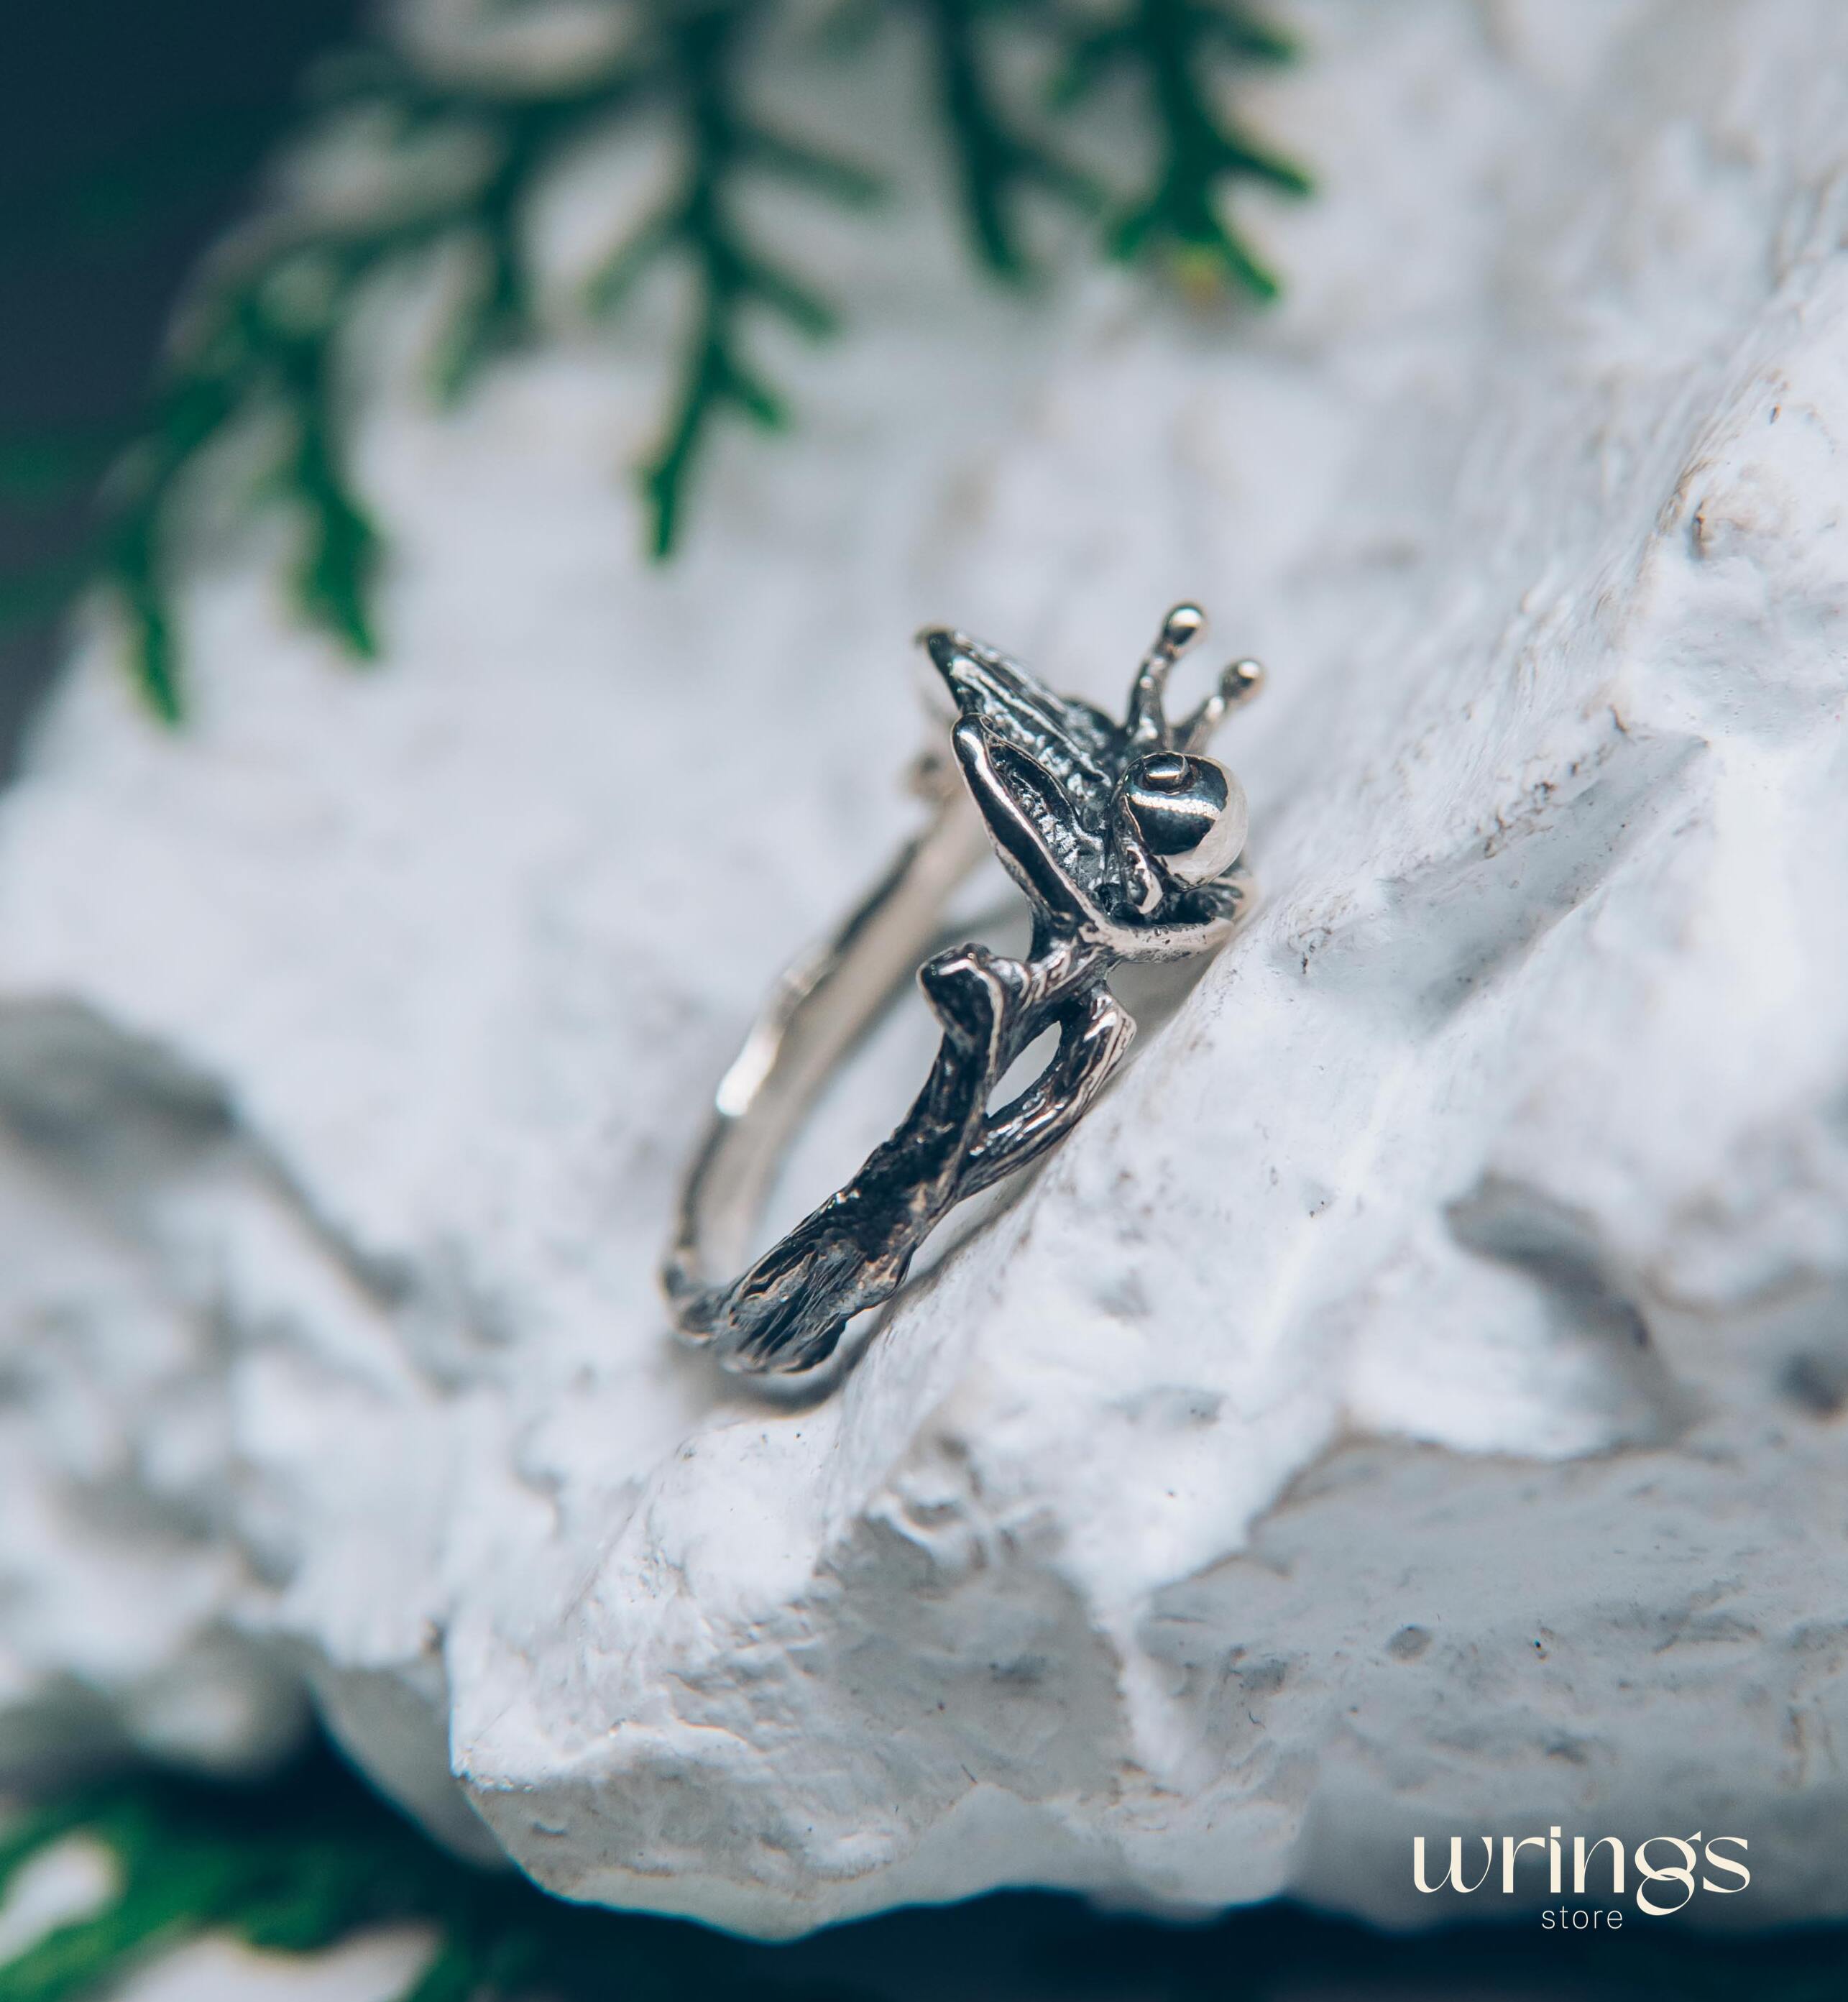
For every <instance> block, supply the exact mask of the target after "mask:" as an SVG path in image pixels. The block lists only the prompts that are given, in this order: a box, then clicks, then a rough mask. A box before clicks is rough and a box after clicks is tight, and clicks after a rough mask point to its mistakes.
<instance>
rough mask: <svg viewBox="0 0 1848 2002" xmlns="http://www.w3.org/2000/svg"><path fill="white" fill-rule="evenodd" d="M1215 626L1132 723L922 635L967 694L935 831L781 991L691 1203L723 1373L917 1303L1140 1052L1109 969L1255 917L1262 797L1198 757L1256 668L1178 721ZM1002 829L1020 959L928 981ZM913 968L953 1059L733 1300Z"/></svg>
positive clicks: (1176, 650) (719, 1106)
mask: <svg viewBox="0 0 1848 2002" xmlns="http://www.w3.org/2000/svg"><path fill="white" fill-rule="evenodd" d="M1205 625H1206V620H1205V615H1204V614H1203V613H1201V611H1200V610H1199V609H1198V607H1197V606H1194V605H1177V606H1176V607H1175V608H1174V609H1173V611H1172V612H1170V613H1169V614H1168V616H1167V617H1166V619H1164V620H1163V623H1162V629H1161V631H1160V633H1159V635H1158V636H1157V637H1156V642H1155V644H1154V645H1153V646H1152V647H1151V648H1150V649H1149V652H1148V654H1146V656H1145V657H1144V659H1143V661H1142V665H1141V666H1140V668H1138V671H1137V673H1136V678H1135V685H1134V686H1133V687H1132V689H1131V691H1130V697H1129V713H1128V717H1127V718H1126V719H1125V720H1124V722H1123V723H1121V724H1118V723H1116V722H1114V721H1113V720H1111V718H1110V717H1107V716H1105V715H1104V714H1103V713H1102V712H1101V711H1100V710H1096V709H1093V707H1091V706H1090V704H1089V703H1083V702H1077V701H1074V700H1072V699H1070V698H1069V697H1066V696H1058V695H1055V694H1054V693H1053V692H1051V690H1050V689H1048V688H1046V687H1044V685H1042V684H1041V682H1038V681H1037V680H1036V679H1035V678H1034V677H1033V676H1032V675H1030V674H1029V673H1027V671H1026V669H1025V668H1022V667H1021V666H1020V665H1019V664H1018V663H1017V662H1016V661H1011V660H1009V658H1008V657H1006V655H1005V654H1000V653H998V652H996V651H995V649H994V648H993V647H989V646H985V645H984V644H982V642H981V641H980V640H972V639H971V638H970V637H968V634H967V633H956V632H947V631H942V630H938V631H933V632H927V633H922V634H921V635H920V636H919V638H920V640H921V642H922V645H923V647H925V649H926V651H927V652H928V654H929V657H930V659H931V661H932V662H933V664H934V666H935V667H936V671H937V672H938V673H939V674H940V675H941V676H942V677H943V682H945V684H946V685H947V688H948V689H949V692H950V696H952V697H953V698H954V703H955V708H956V712H957V720H956V722H955V724H954V727H953V728H952V730H951V731H950V748H951V750H952V752H953V753H954V759H955V766H954V769H951V768H950V766H947V764H943V763H938V764H936V765H935V766H926V773H927V774H928V775H929V776H928V779H927V790H928V792H929V794H930V796H932V797H933V805H934V811H933V815H932V818H931V819H930V821H929V824H928V825H926V827H925V828H924V829H923V831H922V832H921V833H920V834H919V835H916V836H915V838H914V839H912V841H910V842H908V843H907V845H906V846H905V848H904V849H903V850H902V851H901V853H900V855H899V856H898V860H897V861H896V862H895V863H894V865H893V866H892V867H891V869H890V870H887V873H886V874H885V875H884V877H882V878H881V879H880V881H879V882H878V883H877V884H876V885H875V886H874V888H873V890H872V891H871V892H870V894H869V895H867V896H866V898H864V899H863V901H862V902H860V903H859V905H858V906H857V907H856V909H854V910H853V912H852V913H851V914H850V915H849V917H848V918H847V919H846V923H843V924H842V926H841V927H840V929H839V930H838V931H837V932H836V933H835V934H834V936H832V938H830V939H829V940H828V941H827V942H826V943H825V944H824V945H822V946H821V947H820V948H819V950H817V951H815V952H814V953H811V954H809V955H808V956H807V957H805V958H804V959H802V960H800V961H798V962H797V964H795V965H794V966H793V967H792V968H790V971H788V972H787V973H786V974H785V975H784V976H783V979H782V980H781V981H780V982H779V983H778V985H777V986H776V989H775V991H774V992H773V993H772V996H771V997H770V999H769V1002H768V1003H766V1005H765V1008H764V1010H763V1012H762V1014H761V1015H760V1016H759V1017H758V1020H757V1022H756V1024H755V1025H754V1026H753V1027H752V1028H751V1032H750V1034H748V1036H747V1037H746V1038H745V1040H744V1047H743V1048H742V1049H741V1050H740V1052H739V1053H738V1055H737V1059H735V1060H734V1062H733V1063H732V1065H731V1067H730V1069H729V1070H727V1072H726V1073H725V1076H724V1079H723V1080H722V1081H721V1082H720V1086H719V1088H718V1090H717V1093H716V1094H715V1096H714V1100H713V1114H712V1118H711V1121H710V1125H709V1126H708V1128H707V1130H706V1135H705V1138H704V1139H703V1142H702V1144H701V1146H700V1147H699V1151H698V1153H696V1155H695V1156H694V1158H693V1160H692V1165H691V1167H689V1170H688V1172H687V1176H686V1180H685V1184H684V1186H683V1188H682V1194H681V1202H680V1209H679V1217H678V1226H677V1228H676V1230H675V1238H674V1242H673V1243H672V1245H671V1247H670V1249H669V1251H668V1256H667V1258H666V1260H665V1261H664V1265H663V1268H662V1272H661V1284H662V1287H663V1289H664V1292H666V1295H667V1297H668V1304H669V1306H671V1309H672V1311H673V1316H674V1320H675V1326H676V1327H677V1329H678V1332H679V1333H680V1334H681V1335H682V1337H683V1338H685V1339H687V1340H688V1341H692V1342H696V1343H699V1344H710V1345H711V1346H712V1347H713V1348H714V1349H715V1350H716V1351H717V1353H718V1355H719V1356H720V1359H721V1361H722V1362H724V1365H725V1366H726V1367H727V1369H734V1370H742V1371H747V1372H762V1371H773V1372H781V1373H792V1372H797V1371H800V1370H804V1369H813V1368H814V1366H815V1365H817V1364H818V1363H820V1362H824V1361H825V1360H826V1358H828V1356H829V1355H831V1354H832V1352H833V1351H834V1348H835V1345H836V1344H837V1343H838V1342H839V1340H840V1337H841V1333H842V1330H843V1329H844V1328H845V1327H846V1325H847V1324H848V1322H849V1320H852V1319H853V1317H855V1316H856V1315H857V1314H859V1313H863V1312H865V1311H866V1309H868V1308H869V1307H874V1306H879V1305H880V1303H882V1302H884V1301H885V1300H887V1299H890V1298H891V1296H892V1295H893V1293H894V1292H896V1291H897V1290H898V1287H899V1286H900V1285H901V1283H902V1282H903V1281H904V1279H905V1275H906V1273H907V1272H908V1271H909V1269H910V1267H911V1263H912V1259H913V1258H914V1257H915V1255H916V1254H917V1251H918V1249H919V1246H920V1245H921V1244H922V1243H923V1241H924V1240H925V1238H926V1236H929V1233H930V1232H931V1231H932V1230H933V1229H934V1228H935V1227H936V1225H937V1223H938V1222H940V1220H941V1219H943V1217H944V1216H945V1215H947V1213H948V1212H949V1211H950V1209H953V1208H954V1206H955V1205H957V1203H959V1202H962V1201H964V1199H965V1198H968V1197H970V1196H972V1195H976V1194H978V1192H979V1191H982V1190H983V1189H985V1188H990V1187H992V1185H993V1184H995V1183H996V1182H998V1181H1000V1180H1002V1177H1006V1176H1009V1175H1012V1174H1016V1173H1017V1172H1018V1171H1019V1170H1020V1169H1022V1168H1023V1167H1026V1166H1027V1164H1028V1163H1030V1162H1031V1161H1034V1160H1037V1159H1038V1157H1039V1156H1041V1155H1042V1154H1043V1153H1045V1151H1046V1149H1048V1148H1049V1147H1051V1146H1053V1145H1054V1144H1055V1142H1057V1141H1058V1140H1060V1139H1062V1138H1063V1137H1064V1135H1065V1134H1067V1133H1068V1132H1070V1131H1071V1129H1072V1127H1074V1126H1075V1125H1076V1124H1077V1123H1078V1121H1079V1120H1080V1119H1081V1118H1083V1116H1084V1114H1085V1113H1086V1111H1088V1110H1089V1108H1090V1106H1091V1105H1092V1104H1093V1102H1094V1101H1095V1100H1096V1099H1097V1094H1098V1093H1099V1092H1100V1091H1101V1090H1103V1088H1104V1084H1105V1083H1106V1082H1107V1080H1108V1079H1109V1077H1110V1076H1111V1072H1113V1071H1114V1070H1115V1069H1116V1068H1117V1066H1118V1064H1119V1063H1120V1062H1121V1061H1122V1059H1123V1055H1124V1052H1125V1051H1126V1050H1127V1049H1128V1046H1129V1041H1130V1038H1131V1036H1132V1035H1133V1034H1135V1023H1134V1021H1133V1020H1131V1017H1130V1016H1129V1014H1128V1012H1127V1011H1126V1010H1124V1007H1123V1006H1122V1004H1121V1003H1120V1002H1119V1001H1118V999H1117V998H1116V996H1114V994H1112V993H1111V990H1110V988H1109V986H1108V985H1107V981H1108V978H1109V975H1110V973H1111V970H1112V968H1114V967H1117V966H1118V965H1121V964H1124V963H1126V962H1138V961H1173V960H1183V959H1190V958H1192V957H1195V956H1196V955H1198V954H1203V953H1208V952H1212V951H1213V950H1215V949H1216V948H1217V947H1219V946H1220V945H1222V944H1223V943H1225V941H1226V939H1228V938H1229V936H1231V935H1232V933H1233V930H1234V929H1236V927H1237V926H1238V924H1239V923H1240V921H1241V919H1243V917H1244V916H1246V915H1247V912H1248V911H1249V910H1250V906H1251V902H1252V890H1251V886H1250V879H1249V877H1248V876H1247V874H1246V872H1245V871H1244V870H1243V867H1242V866H1241V864H1240V860H1239V858H1240V853H1241V852H1242V851H1243V847H1244V843H1245V829H1246V809H1245V795H1244V791H1243V788H1242V787H1240V784H1239V782H1238V780H1236V778H1235V777H1234V776H1233V774H1232V773H1230V772H1229V771H1228V770H1227V769H1226V767H1225V766H1222V765H1221V764H1219V763H1218V762H1216V761H1215V759H1211V758H1208V757H1207V756H1206V755H1205V746H1206V745H1207V743H1208V741H1209V740H1210V738H1212V734H1213V732H1214V731H1215V730H1216V729H1217V728H1218V727H1219V724H1221V723H1222V721H1223V720H1225V718H1226V717H1227V716H1228V715H1229V714H1230V713H1231V712H1232V711H1233V710H1234V709H1236V708H1237V707H1238V706H1240V705H1241V704H1242V703H1245V702H1247V701H1248V700H1249V699H1250V697H1251V696H1253V695H1254V694H1255V693H1256V692H1257V690H1258V689H1259V688H1260V685H1262V681H1263V675H1262V671H1261V670H1260V668H1259V667H1258V666H1257V663H1256V662H1255V661H1234V662H1233V664H1232V665H1231V666H1230V667H1229V668H1226V671H1225V672H1224V673H1223V674H1222V675H1221V676H1220V678H1219V685H1218V686H1217V687H1216V688H1215V690H1214V691H1213V692H1212V694H1211V695H1210V696H1208V697H1207V699H1205V701H1204V702H1203V703H1201V705H1200V706H1199V707H1198V709H1196V710H1194V712H1193V713H1191V715H1190V716H1188V717H1187V718H1186V719H1185V720H1184V721H1182V722H1180V723H1177V724H1170V722H1169V721H1168V720H1167V717H1166V713H1165V711H1164V709H1163V695H1164V691H1165V689H1166V683H1167V679H1168V675H1169V672H1170V670H1171V669H1172V668H1173V665H1174V663H1175V661H1177V659H1178V658H1179V657H1180V654H1181V653H1182V652H1183V651H1184V650H1185V649H1186V648H1187V647H1190V646H1191V645H1192V644H1194V641H1195V640H1198V638H1199V637H1200V636H1201V633H1203V632H1204V630H1205ZM959 777H960V783H958V779H959ZM972 809H973V810H972ZM983 835H986V837H987V839H988V840H989V842H992V844H993V846H994V849H995V853H997V854H998V855H999V857H1000V859H1001V860H1002V863H1003V864H1004V865H1005V866H1006V869H1007V870H1008V873H1009V874H1010V875H1011V876H1012V877H1013V879H1014V881H1016V883H1017V884H1019V885H1020V888H1021V889H1022V890H1023V891H1025V892H1026V894H1027V899H1028V902H1029V903H1030V905H1031V907H1032V916H1033V937H1032V944H1031V947H1030V950H1029V951H1028V954H1027V957H1026V958H1025V959H1023V960H1022V959H1011V958H1008V957H1004V956H1002V955H1001V954H997V953H995V952H993V951H992V950H989V948H988V947H985V946H982V945H964V946H961V947H957V948H955V949H954V950H951V951H948V952H940V953H938V954H936V956H935V957H932V958H929V959H928V960H926V961H925V963H924V964H922V966H919V963H918V962H919V960H920V958H922V957H923V955H924V954H926V953H927V952H928V951H929V949H930V947H931V945H932V943H933V941H934V940H936V938H937V936H938V933H939V927H940V922H941V918H942V913H943V906H944V904H945V902H946V900H947V898H948V897H949V895H950V892H951V891H953V890H954V888H956V886H957V884H958V883H960V882H961V880H962V879H963V877H964V876H965V875H966V874H968V870H970V869H971V867H973V866H974V864H975V863H976V862H977V861H978V860H979V859H980V857H981V855H982V837H983ZM914 972H915V977H916V978H917V980H918V982H919V985H921V986H922V989H923V991H924V996H925V999H926V1001H927V1002H928V1003H929V1005H930V1006H931V1008H932V1010H933V1012H934V1013H935V1014H936V1017H937V1020H938V1021H939V1023H940V1024H941V1026H942V1030H943V1039H942V1041H941V1042H940V1045H939V1046H938V1049H937V1055H936V1061H935V1062H933V1065H932V1066H931V1069H930V1074H929V1077H928V1079H926V1083H925V1086H924V1089H923V1090H922V1092H921V1093H919V1096H918V1097H917V1099H916V1100H915V1103H914V1104H912V1108H911V1110H910V1111H909V1112H908V1113H907V1114H905V1118H904V1119H903V1120H901V1121H900V1123H899V1125H898V1128H897V1130H896V1131H895V1132H894V1133H893V1135H892V1136H891V1139H888V1140H887V1141H885V1142H883V1143H882V1144H881V1145H880V1146H877V1147H876V1148H875V1149H873V1152H872V1153H871V1154H870V1156H868V1157H867V1159H866V1163H865V1164H864V1166H863V1167H862V1168H861V1169H860V1170H859V1174H856V1176H855V1177H853V1180H852V1181H850V1182H849V1183H848V1184H846V1187H845V1188H842V1189H840V1190H839V1191H837V1192H836V1193H835V1195H832V1196H830V1197H829V1198H828V1200H827V1201H826V1202H824V1203H823V1204H822V1205H821V1207H820V1208H819V1209H816V1210H814V1212H811V1214H810V1215H808V1216H807V1217H805V1218H804V1219H803V1221H802V1222H800V1223H798V1224H797V1226H795V1228H794V1229H793V1230H790V1232H788V1233H786V1235H785V1236H783V1237H782V1238H780V1239H779V1240H778V1241H777V1243H776V1244H774V1245H772V1247H771V1248H770V1249H769V1250H768V1251H766V1252H765V1254H763V1256H762V1257H760V1258H758V1259H757V1260H756V1261H755V1262H754V1263H752V1264H751V1265H750V1266H749V1267H748V1268H746V1269H745V1270H744V1271H743V1273H742V1274H741V1276H739V1277H737V1278H734V1279H730V1280H728V1281H724V1282H720V1281H716V1280H714V1279H713V1278H712V1277H711V1276H710V1275H711V1274H712V1273H713V1272H714V1271H720V1272H724V1271H733V1270H735V1269H736V1268H737V1265H738V1264H739V1263H740V1262H741V1260H742V1258H743V1256H744V1247H745V1246H746V1244H747V1243H748V1241H749V1235H750V1233H751V1229H753V1227H754V1226H755V1222H756V1219H757V1216H758V1211H759V1209H760V1208H761V1205H762V1201H763V1198H765V1195H766V1194H767V1193H768V1190H769V1184H770V1181H771V1177H772V1174H773V1173H774V1171H775V1169H776V1166H777V1163H778V1162H779V1160H780V1159H781V1157H782V1155H783V1150H784V1149H785V1147H786V1146H787V1144H788V1142H790V1139H792V1138H793V1135H794V1134H795V1132H796V1130H797V1126H798V1125H799V1124H800V1121H801V1119H802V1118H803V1116H804V1114H805V1112H806V1111H807V1108H808V1107H809V1105H810V1104H811V1102H812V1101H813V1100H814V1097H815V1095H816V1093H817V1092H818V1090H819V1089H820V1087H821V1084H822V1083H823V1082H824V1081H825V1079H826V1078H827V1076H828V1073H829V1072H831V1071H832V1069H833V1068H834V1066H835V1064H836V1063H838V1062H839V1061H840V1059H842V1057H843V1056H844V1055H846V1053H847V1052H848V1051H849V1050H850V1049H851V1048H853V1045H854V1044H855V1043H856V1041H858V1040H859V1038H860V1037H861V1035H862V1034H863V1033H864V1032H865V1031H866V1029H867V1028H868V1027H870V1024H872V1022H873V1020H875V1019H876V1018H877V1016H878V1015H879V1014H880V1012H881V1011H882V1010H883V1009H884V1006H885V1005H886V1003H887V1001H888V1000H889V999H891V996H893V994H894V992H896V991H897V990H898V989H899V988H900V987H901V985H902V984H903V982H905V979H906V978H907V977H908V976H910V975H912V974H913V973H914ZM1048 1029H1056V1030H1057V1031H1058V1047H1057V1049H1056V1051H1055V1054H1054V1055H1053V1056H1052V1058H1051V1060H1050V1062H1048V1064H1047V1066H1046V1067H1045V1069H1044V1071H1043V1072H1041V1075H1040V1076H1039V1077H1038V1078H1037V1079H1036V1080H1035V1081H1034V1083H1032V1084H1030V1086H1027V1089H1026V1090H1024V1091H1023V1092H1021V1093H1020V1095H1019V1096H1018V1097H1016V1098H1014V1099H1013V1100H1012V1101H1011V1102H1010V1103H1009V1104H1006V1105H1005V1106H1002V1107H999V1109H997V1110H995V1111H989V1099H990V1097H992V1094H993V1092H994V1090H995V1086H997V1085H998V1084H999V1082H1000V1080H1001V1079H1002V1077H1003V1076H1005V1074H1006V1072H1007V1070H1008V1069H1009V1066H1011V1065H1012V1064H1013V1062H1014V1060H1015V1059H1016V1058H1017V1057H1018V1056H1019V1055H1020V1053H1021V1052H1023V1050H1024V1049H1026V1048H1027V1046H1028V1045H1029V1044H1030V1043H1031V1042H1033V1041H1034V1038H1036V1037H1037V1036H1039V1035H1041V1034H1042V1033H1043V1032H1044V1031H1047V1030H1048Z"/></svg>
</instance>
